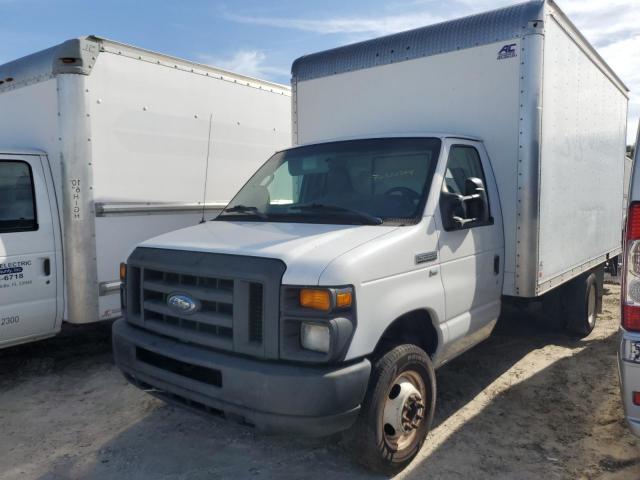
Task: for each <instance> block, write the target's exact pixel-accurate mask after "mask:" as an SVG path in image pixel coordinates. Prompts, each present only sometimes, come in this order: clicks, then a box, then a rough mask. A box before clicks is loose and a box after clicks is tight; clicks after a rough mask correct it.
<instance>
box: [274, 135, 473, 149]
mask: <svg viewBox="0 0 640 480" xmlns="http://www.w3.org/2000/svg"><path fill="white" fill-rule="evenodd" d="M403 137H406V138H439V139H441V140H444V139H445V138H457V139H460V140H470V141H472V142H482V139H481V138H480V137H475V136H473V135H464V134H455V133H441V132H440V133H425V132H407V133H380V134H371V135H353V136H348V137H339V138H333V139H329V140H325V141H322V142H312V143H306V144H301V145H295V146H293V147H291V148H297V147H304V146H307V145H315V144H317V143H332V142H345V141H349V140H364V139H369V138H403ZM285 150H288V149H285Z"/></svg>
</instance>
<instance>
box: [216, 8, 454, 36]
mask: <svg viewBox="0 0 640 480" xmlns="http://www.w3.org/2000/svg"><path fill="white" fill-rule="evenodd" d="M226 17H227V18H228V19H229V20H232V21H235V22H239V23H247V24H251V25H263V26H268V27H276V28H288V29H292V30H302V31H306V32H314V33H321V34H336V33H339V34H354V33H355V34H361V33H368V34H372V36H375V35H388V34H390V33H395V32H401V31H403V30H409V29H411V28H417V27H421V26H423V25H428V24H430V23H436V22H439V21H442V20H443V17H440V16H437V15H432V14H430V13H425V12H423V13H420V14H418V15H391V16H386V17H379V18H365V17H353V18H349V17H336V18H327V19H321V20H318V19H305V18H284V17H250V16H242V15H227V16H226Z"/></svg>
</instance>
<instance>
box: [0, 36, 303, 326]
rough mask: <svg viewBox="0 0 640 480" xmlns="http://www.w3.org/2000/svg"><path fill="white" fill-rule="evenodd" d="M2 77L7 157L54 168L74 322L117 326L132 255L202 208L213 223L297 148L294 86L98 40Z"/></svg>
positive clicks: (37, 58)
mask: <svg viewBox="0 0 640 480" xmlns="http://www.w3.org/2000/svg"><path fill="white" fill-rule="evenodd" d="M0 79H2V80H3V82H2V83H1V84H0V110H1V111H2V112H3V113H4V114H3V115H2V116H1V117H0V149H2V147H6V148H4V149H2V151H5V152H6V151H7V150H8V149H11V148H14V149H15V148H29V149H38V150H41V151H43V152H44V153H46V155H47V156H48V159H49V162H50V164H51V167H52V168H51V170H52V175H53V178H54V185H55V197H56V198H54V199H52V203H53V204H54V205H56V206H57V209H58V212H59V214H60V219H61V220H60V221H61V224H62V232H63V256H64V274H65V275H64V276H65V282H64V295H65V313H64V319H65V320H67V321H70V322H73V323H82V322H91V321H95V320H98V319H109V318H114V317H117V316H119V315H120V300H119V295H118V292H119V289H118V285H119V281H118V277H119V275H118V265H119V263H120V262H122V261H124V260H125V259H126V257H127V256H128V254H129V253H130V251H131V250H132V249H133V248H134V247H135V245H137V244H138V243H140V242H141V241H143V240H145V239H147V238H149V237H153V236H156V235H159V234H161V233H164V232H168V231H171V230H175V229H178V228H182V227H186V226H190V225H195V224H197V223H198V222H199V221H200V218H201V215H202V209H203V206H204V207H205V208H206V216H207V218H211V217H213V216H214V215H215V211H216V210H219V209H220V208H221V207H223V206H224V205H225V204H226V203H227V202H228V201H229V200H230V199H231V197H232V196H233V194H234V193H235V192H236V191H237V190H238V189H239V188H240V187H241V186H242V185H243V184H244V182H245V181H246V180H247V179H248V178H249V177H250V175H251V174H252V173H253V172H254V171H255V170H256V169H257V168H258V167H259V166H260V165H261V164H262V163H263V162H264V161H265V160H266V159H267V158H268V157H269V156H270V155H271V154H273V153H274V152H275V151H276V150H279V149H282V148H284V147H287V146H288V145H290V142H291V123H290V118H291V115H290V114H291V102H290V88H289V87H286V86H283V85H279V84H275V83H270V82H265V81H261V80H257V79H253V78H249V77H245V76H242V75H237V74H234V73H231V72H226V71H223V70H218V69H215V68H211V67H208V66H204V65H200V64H195V63H192V62H187V61H184V60H179V59H176V58H173V57H169V56H165V55H161V54H157V53H153V52H149V51H145V50H142V49H138V48H135V47H131V46H127V45H123V44H120V43H117V42H113V41H109V40H105V39H100V38H97V37H86V38H81V39H77V40H70V41H68V42H65V43H62V44H60V45H58V46H55V47H52V48H50V49H48V50H44V51H42V52H39V53H36V54H33V55H30V56H28V57H24V58H22V59H19V60H16V61H14V62H11V63H8V64H5V65H2V66H0ZM7 79H9V80H7ZM209 135H210V141H209ZM208 153H209V163H208V168H207V161H206V160H207V154H208ZM205 175H206V178H207V183H206V195H205ZM203 202H204V205H203ZM9 253H10V252H9Z"/></svg>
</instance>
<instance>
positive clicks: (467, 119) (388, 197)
mask: <svg viewBox="0 0 640 480" xmlns="http://www.w3.org/2000/svg"><path fill="white" fill-rule="evenodd" d="M292 75H293V78H292V88H293V121H292V124H293V132H294V133H293V135H294V137H293V138H294V143H295V145H296V146H295V147H294V148H291V149H288V150H283V151H281V152H278V153H277V154H276V155H274V156H273V157H271V159H269V160H268V161H267V162H266V163H265V164H264V165H263V166H262V167H261V168H260V169H259V170H258V171H257V173H256V174H255V175H254V176H253V177H252V178H251V180H249V182H248V183H247V184H246V185H245V186H244V187H243V188H242V189H241V190H240V191H239V193H238V194H237V195H236V196H235V197H234V198H233V200H232V201H231V202H230V203H229V205H228V206H227V207H226V209H225V210H223V212H222V213H221V214H220V216H219V217H217V218H216V219H215V220H214V221H210V222H207V223H206V224H203V225H199V226H195V227H191V228H186V229H182V230H178V231H175V232H171V233H168V234H165V235H162V236H158V237H156V238H154V239H150V240H148V241H146V242H144V243H142V244H141V245H140V246H139V247H138V248H136V249H135V250H134V252H133V253H132V255H131V256H130V257H129V259H128V266H127V268H128V270H127V274H126V290H125V293H126V295H125V296H124V297H123V301H124V302H125V303H126V314H125V317H124V318H123V319H121V320H118V321H117V322H116V323H115V324H114V326H113V343H114V353H115V359H116V363H117V365H118V366H119V368H120V369H122V371H123V372H124V373H125V375H126V376H127V377H128V378H129V379H130V380H131V381H132V382H134V383H135V384H137V385H140V386H141V387H143V388H148V389H150V390H153V392H154V393H155V394H157V395H158V396H160V397H162V398H166V399H168V400H170V401H176V402H181V403H183V404H186V405H189V406H191V407H194V408H196V407H197V408H200V409H202V410H210V411H222V412H224V413H225V414H227V415H230V416H233V417H240V418H242V419H244V421H245V422H248V423H250V424H253V425H255V426H257V427H259V428H262V429H265V430H271V431H289V432H297V433H301V434H330V433H334V432H338V431H341V430H346V429H350V430H349V433H348V437H347V438H350V439H351V441H350V442H349V441H348V442H347V445H348V448H350V449H352V450H353V451H354V452H355V453H356V457H357V458H358V459H360V461H362V462H363V463H364V464H365V465H367V466H368V467H369V468H373V469H377V470H382V471H395V470H398V469H399V468H402V467H403V466H404V465H406V464H407V463H408V462H409V461H410V460H411V459H412V458H413V457H414V456H415V455H416V453H417V451H418V450H419V448H420V446H421V444H422V442H423V441H424V439H425V437H426V434H427V432H428V430H429V426H430V423H431V419H432V417H433V412H434V407H435V397H436V395H435V393H436V384H435V375H434V369H435V368H438V367H439V366H441V365H443V364H445V363H446V362H448V361H449V360H451V359H452V358H454V357H456V356H457V355H459V354H461V353H462V352H464V351H465V350H467V349H469V348H471V347H472V346H474V345H476V344H477V343H478V342H480V341H482V340H483V339H485V338H487V336H489V335H490V333H491V331H492V329H493V328H494V326H495V324H496V321H497V319H498V316H499V314H500V311H501V305H502V303H503V301H505V300H508V299H518V300H519V301H526V302H531V301H536V300H539V299H543V298H544V299H547V298H548V299H549V301H548V302H545V303H546V304H548V305H551V306H555V307H556V308H555V311H556V312H559V313H561V315H558V321H562V322H563V324H564V323H566V327H568V328H569V329H570V330H571V331H573V332H575V333H577V334H579V335H587V334H588V333H589V332H590V331H591V329H592V328H593V326H594V322H595V318H596V313H597V308H598V302H599V299H600V298H601V295H602V276H603V274H602V272H603V264H604V263H605V261H606V260H607V258H609V257H611V256H615V255H618V254H619V253H620V251H621V244H620V243H621V242H620V231H621V217H622V215H621V214H622V209H621V205H622V183H623V180H622V179H623V160H624V155H625V135H626V131H625V130H626V115H627V89H626V87H625V86H624V84H623V83H622V82H621V81H620V79H619V78H618V77H617V76H616V75H615V73H614V72H613V71H612V70H611V68H609V66H607V64H606V63H605V62H604V61H603V60H602V58H600V56H599V55H598V54H597V53H596V51H595V50H594V49H593V47H591V46H590V45H589V43H588V42H587V41H586V40H585V39H584V38H583V36H582V35H581V34H580V33H579V32H578V31H577V30H576V28H575V27H574V26H573V25H572V24H571V22H570V21H569V20H568V19H567V17H566V16H565V15H564V14H563V13H562V12H561V11H560V10H559V9H558V7H557V6H556V4H555V3H553V2H551V1H533V2H528V3H524V4H520V5H515V6H512V7H508V8H504V9H501V10H496V11H492V12H489V13H484V14H480V15H475V16H471V17H467V18H463V19H461V20H455V21H450V22H446V23H441V24H437V25H433V26H429V27H425V28H419V29H417V30H412V31H408V32H404V33H399V34H396V35H391V36H387V37H383V38H379V39H375V40H370V41H365V42H361V43H357V44H354V45H349V46H345V47H341V48H336V49H333V50H329V51H325V52H320V53H316V54H313V55H308V56H305V57H302V58H299V59H298V60H296V61H295V62H294V64H293V67H292ZM554 292H560V294H555V293H554Z"/></svg>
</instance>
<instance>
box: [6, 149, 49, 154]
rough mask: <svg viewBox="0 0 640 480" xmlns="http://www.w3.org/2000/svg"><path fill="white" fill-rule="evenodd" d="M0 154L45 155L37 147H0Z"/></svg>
mask: <svg viewBox="0 0 640 480" xmlns="http://www.w3.org/2000/svg"><path fill="white" fill-rule="evenodd" d="M0 155H46V153H45V152H43V151H42V150H37V149H27V148H0Z"/></svg>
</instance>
